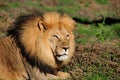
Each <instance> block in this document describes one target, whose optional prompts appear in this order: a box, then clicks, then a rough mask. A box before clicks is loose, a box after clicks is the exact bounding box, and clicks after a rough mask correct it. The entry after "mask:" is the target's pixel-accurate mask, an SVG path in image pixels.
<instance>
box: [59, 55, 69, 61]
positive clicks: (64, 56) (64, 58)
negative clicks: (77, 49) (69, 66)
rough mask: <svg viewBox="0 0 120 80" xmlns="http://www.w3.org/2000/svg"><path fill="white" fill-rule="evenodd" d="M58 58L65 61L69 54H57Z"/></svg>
mask: <svg viewBox="0 0 120 80" xmlns="http://www.w3.org/2000/svg"><path fill="white" fill-rule="evenodd" d="M57 59H58V60H59V61H64V60H66V59H68V56H67V55H62V56H57Z"/></svg>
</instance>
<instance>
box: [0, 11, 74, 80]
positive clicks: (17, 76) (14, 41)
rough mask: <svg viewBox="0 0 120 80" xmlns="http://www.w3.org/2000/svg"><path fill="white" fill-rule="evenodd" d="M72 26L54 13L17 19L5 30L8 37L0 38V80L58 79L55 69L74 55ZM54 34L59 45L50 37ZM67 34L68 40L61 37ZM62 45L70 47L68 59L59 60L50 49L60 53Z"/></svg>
mask: <svg viewBox="0 0 120 80" xmlns="http://www.w3.org/2000/svg"><path fill="white" fill-rule="evenodd" d="M74 26H75V22H74V20H72V19H71V18H70V17H69V16H68V15H66V14H59V13H57V12H49V13H45V14H43V15H42V16H29V17H23V18H18V19H17V20H16V22H15V23H14V26H13V27H12V28H11V29H10V30H8V37H7V38H1V39H0V79H5V80H26V79H28V78H33V79H35V80H41V79H47V77H46V76H47V75H46V74H53V75H55V76H57V72H56V70H57V69H59V68H61V67H62V66H63V65H65V64H67V63H68V62H69V61H70V59H71V57H72V55H73V53H74V47H75V43H74V35H73V33H72V31H73V29H74ZM55 31H57V32H55ZM55 33H57V34H60V35H59V36H60V37H61V38H60V41H61V43H62V44H61V43H59V42H60V41H59V42H56V41H54V39H52V38H51V37H52V35H55ZM67 34H69V39H66V36H64V35H67ZM63 38H64V39H63ZM49 39H50V40H49ZM50 42H55V44H52V43H51V44H50ZM68 42H69V43H68ZM63 45H64V46H66V45H67V46H68V47H69V54H68V55H67V56H68V59H66V60H64V61H58V60H57V59H56V58H55V57H56V56H55V54H53V52H54V49H53V50H51V46H57V48H58V49H59V50H57V51H60V48H61V46H63ZM57 55H58V54H57ZM58 75H60V74H58ZM63 76H64V75H63ZM60 77H62V76H60Z"/></svg>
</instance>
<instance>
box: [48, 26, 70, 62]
mask: <svg viewBox="0 0 120 80" xmlns="http://www.w3.org/2000/svg"><path fill="white" fill-rule="evenodd" d="M48 35H50V37H49V38H48V39H49V44H50V47H51V49H52V52H53V54H54V56H55V58H56V59H57V60H58V61H64V60H66V59H67V58H68V54H69V49H70V37H71V34H70V32H69V31H68V30H67V29H66V28H64V26H63V27H61V26H59V27H56V28H53V29H51V30H50V31H49V33H48Z"/></svg>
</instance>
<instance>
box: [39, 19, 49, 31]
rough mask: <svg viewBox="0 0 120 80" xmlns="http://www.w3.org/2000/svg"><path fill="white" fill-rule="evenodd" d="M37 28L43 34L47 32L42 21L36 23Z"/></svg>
mask: <svg viewBox="0 0 120 80" xmlns="http://www.w3.org/2000/svg"><path fill="white" fill-rule="evenodd" d="M38 28H39V30H40V31H43V32H45V31H46V30H47V26H46V25H45V23H44V22H43V21H39V22H38Z"/></svg>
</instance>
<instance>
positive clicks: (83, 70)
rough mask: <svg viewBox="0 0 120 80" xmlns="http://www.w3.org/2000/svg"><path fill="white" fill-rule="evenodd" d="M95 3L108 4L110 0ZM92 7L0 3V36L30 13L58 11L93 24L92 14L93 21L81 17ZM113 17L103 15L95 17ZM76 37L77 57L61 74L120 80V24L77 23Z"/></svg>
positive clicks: (34, 0)
mask: <svg viewBox="0 0 120 80" xmlns="http://www.w3.org/2000/svg"><path fill="white" fill-rule="evenodd" d="M94 2H95V3H96V4H99V5H106V4H109V1H108V0H94ZM90 4H91V1H90V0H83V1H82V0H81V1H80V0H76V1H74V0H51V1H49V0H6V1H5V0H0V36H5V33H6V32H5V31H6V29H7V27H8V26H10V25H11V23H12V22H13V21H14V20H15V18H16V17H18V16H19V15H24V14H30V13H41V12H47V11H58V12H65V13H67V14H69V15H70V16H71V17H73V18H77V19H79V20H80V21H82V22H84V21H90V20H89V19H90V18H92V17H91V15H92V14H89V15H90V18H89V17H84V16H80V15H79V12H80V10H82V9H84V8H86V7H89V6H90ZM112 13H113V14H114V12H112ZM112 13H109V14H108V12H106V11H103V12H102V13H96V15H94V16H96V17H97V16H98V15H103V16H106V15H113V14H112ZM86 14H87V13H86ZM84 15H85V13H84ZM92 19H94V17H93V18H92ZM74 33H75V37H76V38H75V40H76V50H75V54H74V56H73V59H72V61H71V63H70V64H69V65H68V66H66V67H63V68H62V70H63V71H67V72H69V73H70V74H71V76H72V79H74V80H120V76H119V74H120V23H114V24H111V25H109V24H106V23H105V19H104V20H103V21H102V22H101V23H94V22H93V23H90V24H89V23H88V24H83V23H80V22H79V21H78V22H77V25H76V28H75V30H74Z"/></svg>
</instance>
